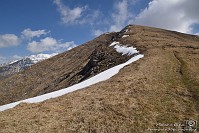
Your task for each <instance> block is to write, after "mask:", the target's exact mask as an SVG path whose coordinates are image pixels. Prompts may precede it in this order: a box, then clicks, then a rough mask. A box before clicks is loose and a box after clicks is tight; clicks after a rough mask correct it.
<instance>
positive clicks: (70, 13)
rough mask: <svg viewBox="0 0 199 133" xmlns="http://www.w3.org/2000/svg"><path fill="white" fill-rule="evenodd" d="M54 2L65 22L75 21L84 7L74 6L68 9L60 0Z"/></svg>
mask: <svg viewBox="0 0 199 133" xmlns="http://www.w3.org/2000/svg"><path fill="white" fill-rule="evenodd" d="M54 3H55V4H56V5H57V7H58V10H59V12H60V14H61V19H62V21H63V23H65V24H68V23H69V24H71V23H75V22H76V21H77V20H78V19H79V18H80V17H81V16H82V12H83V11H84V10H85V8H86V7H75V8H73V9H70V8H69V7H67V6H65V5H64V4H63V3H62V2H61V0H54Z"/></svg>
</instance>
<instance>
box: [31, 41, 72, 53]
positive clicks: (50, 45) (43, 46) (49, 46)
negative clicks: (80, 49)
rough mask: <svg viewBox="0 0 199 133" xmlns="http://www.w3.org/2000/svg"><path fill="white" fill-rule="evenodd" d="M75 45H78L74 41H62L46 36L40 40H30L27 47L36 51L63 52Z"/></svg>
mask: <svg viewBox="0 0 199 133" xmlns="http://www.w3.org/2000/svg"><path fill="white" fill-rule="evenodd" d="M73 47H76V44H75V43H74V42H73V41H71V42H65V43H62V42H61V41H57V40H56V39H54V38H51V37H46V38H44V39H41V40H40V41H38V42H37V41H32V42H30V43H29V44H28V47H27V49H28V50H29V51H31V52H34V53H39V52H44V51H53V52H63V51H66V50H70V49H71V48H73Z"/></svg>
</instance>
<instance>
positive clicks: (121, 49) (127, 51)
mask: <svg viewBox="0 0 199 133" xmlns="http://www.w3.org/2000/svg"><path fill="white" fill-rule="evenodd" d="M109 46H114V48H115V49H116V51H117V52H118V53H122V55H125V54H128V55H133V54H137V53H139V51H137V50H136V48H134V47H127V46H125V45H122V44H120V43H119V42H116V41H114V42H113V43H111V44H110V45H109Z"/></svg>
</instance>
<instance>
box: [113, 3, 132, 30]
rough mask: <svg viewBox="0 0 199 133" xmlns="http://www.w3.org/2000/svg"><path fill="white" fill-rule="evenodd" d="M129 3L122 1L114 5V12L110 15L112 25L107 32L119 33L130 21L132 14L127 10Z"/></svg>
mask: <svg viewBox="0 0 199 133" xmlns="http://www.w3.org/2000/svg"><path fill="white" fill-rule="evenodd" d="M131 1H132V0H130V1H128V0H122V1H120V2H118V3H117V4H115V12H114V13H113V14H112V20H113V25H111V26H110V28H109V31H120V30H121V29H122V28H124V26H126V25H127V24H128V22H129V20H131V19H132V17H133V14H132V13H131V12H130V11H129V10H128V8H129V6H128V5H129V2H131Z"/></svg>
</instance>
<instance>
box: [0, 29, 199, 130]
mask: <svg viewBox="0 0 199 133" xmlns="http://www.w3.org/2000/svg"><path fill="white" fill-rule="evenodd" d="M131 31H132V33H131V32H130V33H131V34H132V37H131V38H124V39H122V40H120V41H121V42H124V43H125V44H126V43H130V40H133V41H134V45H136V46H137V47H138V48H139V49H140V50H141V51H143V52H144V55H145V57H144V58H143V59H141V60H139V61H138V62H136V63H133V64H130V65H129V66H127V67H125V68H124V69H122V70H121V71H120V73H119V74H117V75H116V76H114V77H113V78H111V79H109V80H107V81H105V82H101V83H98V84H96V85H93V86H90V87H87V88H86V89H83V90H80V91H76V92H73V93H70V94H67V95H65V96H62V97H59V98H56V99H51V100H48V101H46V102H42V103H39V104H21V105H19V106H17V107H16V108H14V109H11V110H7V111H4V112H0V132H2V133H5V132H44V133H45V132H46V133H49V132H71V133H76V132H81V133H82V132H99V133H101V132H107V133H108V132H109V133H110V132H113V133H115V132H118V133H122V132H137V133H140V132H146V133H147V132H149V131H147V128H153V127H155V124H157V123H181V122H183V121H184V120H186V119H194V120H198V121H199V116H198V115H199V110H198V105H199V104H198V96H199V92H198V90H199V86H198V84H199V49H198V47H199V42H198V39H196V40H194V39H192V38H194V37H192V36H188V35H184V34H179V33H173V32H170V31H164V30H159V29H153V28H147V27H132V30H131ZM131 44H132V43H131ZM187 46H190V47H187Z"/></svg>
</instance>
